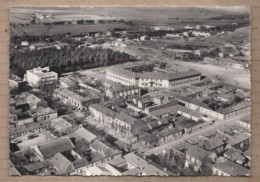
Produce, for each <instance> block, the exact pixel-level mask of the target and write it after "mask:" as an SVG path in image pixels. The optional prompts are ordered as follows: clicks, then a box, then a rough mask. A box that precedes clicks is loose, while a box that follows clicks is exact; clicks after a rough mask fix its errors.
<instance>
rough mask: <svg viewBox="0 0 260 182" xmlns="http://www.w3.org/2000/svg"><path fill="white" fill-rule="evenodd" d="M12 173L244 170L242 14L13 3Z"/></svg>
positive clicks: (246, 43) (246, 65) (245, 21)
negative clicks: (36, 5) (42, 5)
mask: <svg viewBox="0 0 260 182" xmlns="http://www.w3.org/2000/svg"><path fill="white" fill-rule="evenodd" d="M9 50H10V74H9V87H10V100H9V102H10V106H9V108H10V111H9V142H10V153H9V166H10V168H9V173H10V175H13V176H23V175H40V176H50V175H51V176H56V175H59V176H74V175H77V176H250V161H251V158H250V142H251V128H250V114H251V103H250V89H251V84H250V69H251V61H250V59H251V58H250V50H251V47H250V9H249V8H247V7H235V6H234V7H120V6H114V7H113V6H111V7H12V8H10V48H9Z"/></svg>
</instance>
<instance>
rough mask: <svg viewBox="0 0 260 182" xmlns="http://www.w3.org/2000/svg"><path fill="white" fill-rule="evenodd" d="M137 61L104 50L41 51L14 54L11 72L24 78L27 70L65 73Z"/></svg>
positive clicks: (121, 54) (11, 59)
mask: <svg viewBox="0 0 260 182" xmlns="http://www.w3.org/2000/svg"><path fill="white" fill-rule="evenodd" d="M129 61H135V60H134V59H133V58H131V56H130V55H129V54H126V53H121V52H118V51H113V50H112V49H102V48H81V49H70V48H64V49H62V50H57V49H56V48H50V49H41V50H34V51H29V50H28V51H26V52H14V53H13V54H12V55H11V56H10V68H11V71H12V72H13V73H14V74H16V75H18V76H23V74H24V73H25V72H26V70H29V69H32V68H35V67H39V66H40V67H45V66H49V67H50V69H51V70H52V71H55V72H57V73H59V74H60V73H65V72H71V71H77V70H80V69H88V68H95V67H100V66H109V65H114V64H118V63H124V62H129Z"/></svg>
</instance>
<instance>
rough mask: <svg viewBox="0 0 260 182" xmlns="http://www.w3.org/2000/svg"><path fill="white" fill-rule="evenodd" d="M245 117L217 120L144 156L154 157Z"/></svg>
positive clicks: (146, 152) (151, 150) (155, 148)
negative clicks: (153, 155) (152, 155)
mask: <svg viewBox="0 0 260 182" xmlns="http://www.w3.org/2000/svg"><path fill="white" fill-rule="evenodd" d="M246 115H248V113H243V114H241V115H238V116H236V117H234V118H231V119H227V120H218V121H216V122H215V123H214V124H213V125H209V126H207V127H204V128H202V129H200V130H196V131H193V132H192V133H191V134H186V135H184V136H183V137H181V138H178V139H176V140H173V141H171V142H168V143H165V144H162V145H160V146H158V147H154V148H152V149H150V150H147V151H145V152H144V154H145V155H151V154H155V155H156V154H159V153H161V152H162V151H163V150H165V149H167V148H171V147H173V146H174V145H177V144H179V143H181V142H184V141H186V140H189V139H190V138H193V137H195V136H197V135H201V134H203V133H206V132H208V131H210V130H212V129H218V128H219V127H223V126H228V125H232V124H234V123H235V122H236V121H237V119H239V118H241V117H243V116H246Z"/></svg>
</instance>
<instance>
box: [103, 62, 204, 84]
mask: <svg viewBox="0 0 260 182" xmlns="http://www.w3.org/2000/svg"><path fill="white" fill-rule="evenodd" d="M200 77H201V73H199V72H197V71H194V70H188V71H183V72H178V73H166V72H161V71H156V72H155V71H143V72H133V71H131V70H130V69H126V68H119V67H110V68H107V69H106V78H107V79H108V80H111V81H114V82H118V83H121V84H122V85H127V86H132V85H135V86H138V87H141V88H151V87H154V88H169V87H176V86H181V85H188V84H190V83H193V82H196V81H199V80H200Z"/></svg>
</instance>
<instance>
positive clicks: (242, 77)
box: [174, 61, 251, 89]
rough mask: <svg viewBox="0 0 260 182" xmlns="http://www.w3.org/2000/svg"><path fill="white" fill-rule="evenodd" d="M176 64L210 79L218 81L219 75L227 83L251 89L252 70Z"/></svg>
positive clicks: (183, 63)
mask: <svg viewBox="0 0 260 182" xmlns="http://www.w3.org/2000/svg"><path fill="white" fill-rule="evenodd" d="M174 63H176V64H178V65H180V66H184V67H187V68H191V69H194V70H197V71H199V72H201V73H202V74H204V75H206V76H207V77H208V78H210V79H216V75H218V76H219V77H221V78H222V79H223V81H224V82H225V83H228V84H231V85H237V86H239V87H243V88H246V89H250V85H251V83H250V70H239V69H235V68H229V67H224V66H218V65H211V64H200V63H194V62H183V61H175V62H174Z"/></svg>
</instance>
